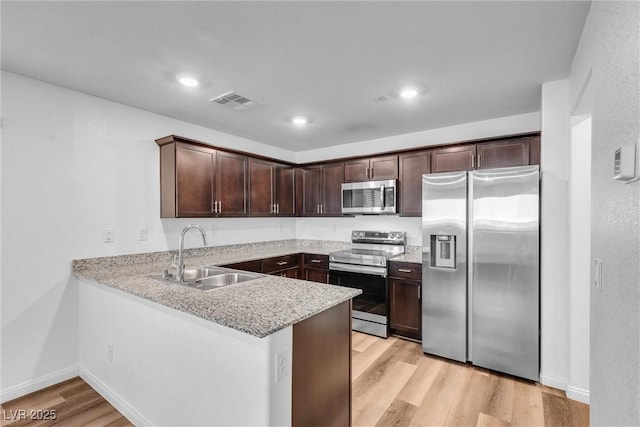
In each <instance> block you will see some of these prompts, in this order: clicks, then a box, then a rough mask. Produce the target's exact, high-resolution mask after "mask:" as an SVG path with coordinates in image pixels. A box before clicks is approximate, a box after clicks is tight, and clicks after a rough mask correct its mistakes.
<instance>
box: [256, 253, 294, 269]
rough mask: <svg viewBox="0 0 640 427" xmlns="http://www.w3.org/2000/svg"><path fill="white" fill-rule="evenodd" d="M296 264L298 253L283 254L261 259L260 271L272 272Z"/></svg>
mask: <svg viewBox="0 0 640 427" xmlns="http://www.w3.org/2000/svg"><path fill="white" fill-rule="evenodd" d="M297 266H298V254H294V255H283V256H278V257H273V258H267V259H263V260H262V272H263V273H272V272H274V271H279V270H286V269H288V268H291V267H297Z"/></svg>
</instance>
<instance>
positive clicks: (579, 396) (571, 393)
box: [566, 385, 591, 405]
mask: <svg viewBox="0 0 640 427" xmlns="http://www.w3.org/2000/svg"><path fill="white" fill-rule="evenodd" d="M566 393H567V397H568V398H569V399H571V400H577V401H578V402H582V403H586V404H587V405H588V404H589V403H590V398H591V393H590V391H589V390H585V389H583V388H579V387H574V386H572V385H567V390H566Z"/></svg>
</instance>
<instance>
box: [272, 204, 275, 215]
mask: <svg viewBox="0 0 640 427" xmlns="http://www.w3.org/2000/svg"><path fill="white" fill-rule="evenodd" d="M271 213H272V214H274V213H276V205H274V204H273V203H272V204H271Z"/></svg>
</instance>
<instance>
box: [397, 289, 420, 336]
mask: <svg viewBox="0 0 640 427" xmlns="http://www.w3.org/2000/svg"><path fill="white" fill-rule="evenodd" d="M420 287H421V286H420V282H415V281H409V280H401V279H394V278H390V279H389V324H390V326H391V329H392V331H393V332H395V333H398V334H400V335H403V336H407V337H409V338H414V339H421V338H422V337H421V334H422V328H421V324H422V299H421V296H420Z"/></svg>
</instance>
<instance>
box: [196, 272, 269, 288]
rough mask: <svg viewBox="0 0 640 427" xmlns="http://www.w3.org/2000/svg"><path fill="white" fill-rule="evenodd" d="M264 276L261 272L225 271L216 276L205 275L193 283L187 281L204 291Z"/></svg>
mask: <svg viewBox="0 0 640 427" xmlns="http://www.w3.org/2000/svg"><path fill="white" fill-rule="evenodd" d="M260 277H262V275H261V274H251V273H224V274H218V275H216V276H211V277H203V278H202V279H198V280H196V281H194V282H193V283H187V286H190V287H192V288H195V289H200V290H203V291H210V290H212V289H218V288H221V287H223V286H229V285H235V284H236V283H243V282H248V281H249V280H255V279H258V278H260Z"/></svg>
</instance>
